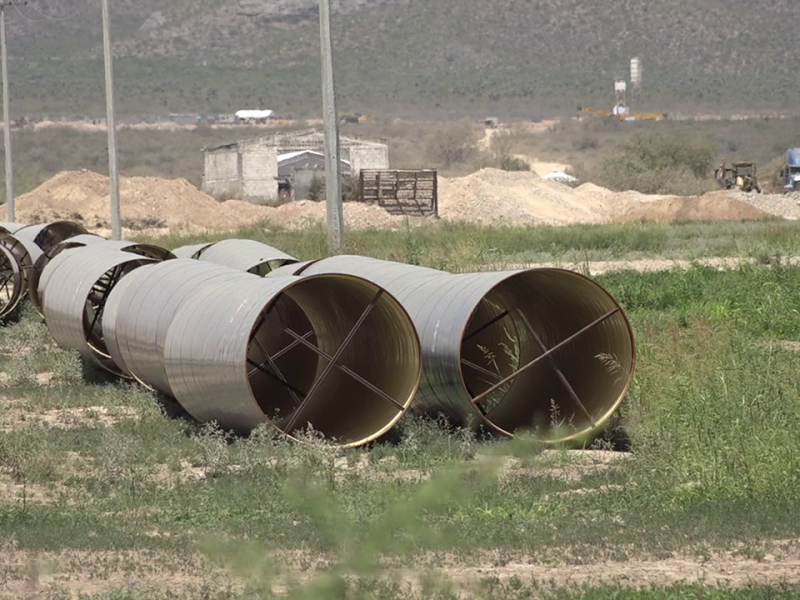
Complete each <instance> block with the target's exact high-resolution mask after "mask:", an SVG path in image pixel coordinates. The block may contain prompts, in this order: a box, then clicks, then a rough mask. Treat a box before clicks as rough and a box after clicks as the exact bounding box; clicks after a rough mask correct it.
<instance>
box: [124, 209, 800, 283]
mask: <svg viewBox="0 0 800 600" xmlns="http://www.w3.org/2000/svg"><path fill="white" fill-rule="evenodd" d="M228 237H238V238H247V239H255V240H258V241H261V242H264V243H266V244H269V245H271V246H274V247H276V248H280V249H282V250H284V251H285V252H288V253H289V254H291V255H292V256H295V257H297V258H299V259H301V260H310V259H313V258H320V257H323V256H327V255H328V252H329V251H328V240H327V230H326V229H325V228H324V227H323V226H321V225H320V226H318V227H315V228H310V229H304V230H302V231H290V230H286V229H284V228H281V227H280V226H275V225H273V224H271V223H269V222H263V223H256V224H253V225H250V226H246V227H243V228H242V229H240V230H239V231H237V232H236V233H235V234H229V233H219V234H203V235H188V236H187V235H172V236H167V237H158V238H148V237H146V236H137V240H138V241H142V242H148V243H154V244H159V245H162V246H165V247H168V248H170V249H171V248H175V247H177V246H181V245H184V244H193V243H199V242H202V241H216V240H221V239H225V238H228ZM344 252H345V253H349V254H361V255H365V256H372V257H374V258H381V259H386V260H396V261H400V262H406V263H411V264H419V265H423V266H427V267H433V268H437V269H442V270H448V271H454V272H458V271H465V270H472V269H476V268H486V267H487V266H491V267H493V268H505V267H515V268H518V267H519V266H520V265H526V264H532V263H541V262H555V263H557V264H562V265H571V264H576V263H577V264H583V263H586V262H592V261H608V260H631V259H656V258H657V259H662V258H663V259H666V260H690V261H691V260H695V259H701V258H708V257H735V258H746V259H753V260H755V261H757V262H762V263H769V262H776V261H780V257H781V256H794V255H797V254H800V225H798V224H797V223H796V222H793V221H781V220H769V221H750V222H735V221H717V222H686V223H680V224H676V225H668V224H663V223H627V224H612V225H571V226H566V227H554V226H536V227H522V226H518V227H512V226H509V227H484V226H480V225H473V224H469V223H448V222H439V223H434V224H429V225H423V226H405V227H402V228H401V229H399V230H396V231H390V230H366V231H346V232H345V247H344Z"/></svg>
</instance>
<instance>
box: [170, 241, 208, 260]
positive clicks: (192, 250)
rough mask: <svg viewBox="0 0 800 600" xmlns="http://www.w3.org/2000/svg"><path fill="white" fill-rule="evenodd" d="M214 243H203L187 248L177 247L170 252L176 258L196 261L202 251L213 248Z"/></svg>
mask: <svg viewBox="0 0 800 600" xmlns="http://www.w3.org/2000/svg"><path fill="white" fill-rule="evenodd" d="M213 245H214V242H205V243H203V244H190V245H188V246H178V247H177V248H175V249H173V250H172V253H173V254H174V255H175V257H176V258H193V259H195V260H197V259H198V258H200V255H201V254H202V253H203V251H204V250H205V249H206V248H208V247H210V246H213Z"/></svg>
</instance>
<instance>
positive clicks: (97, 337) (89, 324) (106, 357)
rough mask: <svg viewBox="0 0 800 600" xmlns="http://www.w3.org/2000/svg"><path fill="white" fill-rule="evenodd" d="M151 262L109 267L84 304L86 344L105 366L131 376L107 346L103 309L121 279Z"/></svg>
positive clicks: (144, 261) (133, 262)
mask: <svg viewBox="0 0 800 600" xmlns="http://www.w3.org/2000/svg"><path fill="white" fill-rule="evenodd" d="M150 263H151V261H150V260H132V261H127V262H124V263H122V264H120V265H117V266H115V267H113V268H111V269H109V270H108V271H106V272H105V273H103V275H102V276H101V277H100V278H99V279H98V280H97V281H96V282H95V283H94V285H93V286H92V289H91V291H90V292H89V294H88V296H87V297H86V303H85V305H84V310H83V334H84V339H85V340H86V344H87V345H88V346H89V348H91V350H92V352H94V354H95V355H96V356H97V358H98V360H100V362H101V364H102V365H103V366H104V367H105V368H107V369H108V370H110V371H111V372H113V373H116V374H118V375H120V376H124V377H129V376H128V375H127V374H126V373H124V371H123V370H121V369H120V368H119V367H118V366H117V365H116V364H115V363H114V361H113V359H112V357H111V354H110V353H109V351H108V347H107V346H106V342H105V337H104V335H103V311H104V309H105V305H106V300H107V299H108V295H109V294H110V293H111V290H113V289H114V286H116V285H117V283H118V282H119V280H120V279H122V278H123V277H124V276H125V275H127V274H128V273H130V272H131V271H133V270H134V269H137V268H139V267H141V266H143V265H146V264H150Z"/></svg>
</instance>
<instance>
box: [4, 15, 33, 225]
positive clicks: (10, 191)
mask: <svg viewBox="0 0 800 600" xmlns="http://www.w3.org/2000/svg"><path fill="white" fill-rule="evenodd" d="M26 4H27V2H13V1H9V2H0V47H2V48H1V49H0V54H2V61H1V62H2V64H3V66H2V71H3V73H2V74H3V141H4V143H5V154H6V203H7V204H8V207H7V208H8V220H9V222H10V223H14V219H15V216H14V171H13V169H12V166H11V121H10V119H9V116H8V64H7V58H6V7H8V6H14V5H16V6H25V5H26Z"/></svg>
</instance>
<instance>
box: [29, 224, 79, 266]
mask: <svg viewBox="0 0 800 600" xmlns="http://www.w3.org/2000/svg"><path fill="white" fill-rule="evenodd" d="M85 233H87V232H86V228H85V227H84V226H83V225H81V224H79V223H74V222H72V221H55V222H53V223H42V224H40V225H28V226H27V227H23V228H21V229H18V230H17V231H16V232H14V236H15V237H16V238H18V239H20V240H23V241H24V240H29V241H31V242H33V243H34V244H36V245H37V246H39V248H41V250H42V252H47V251H48V250H50V248H52V247H53V246H55V245H57V244H59V243H61V242H63V241H64V240H66V239H68V238H71V237H74V236H76V235H80V234H85ZM37 258H38V256H37ZM33 262H36V259H33Z"/></svg>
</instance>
